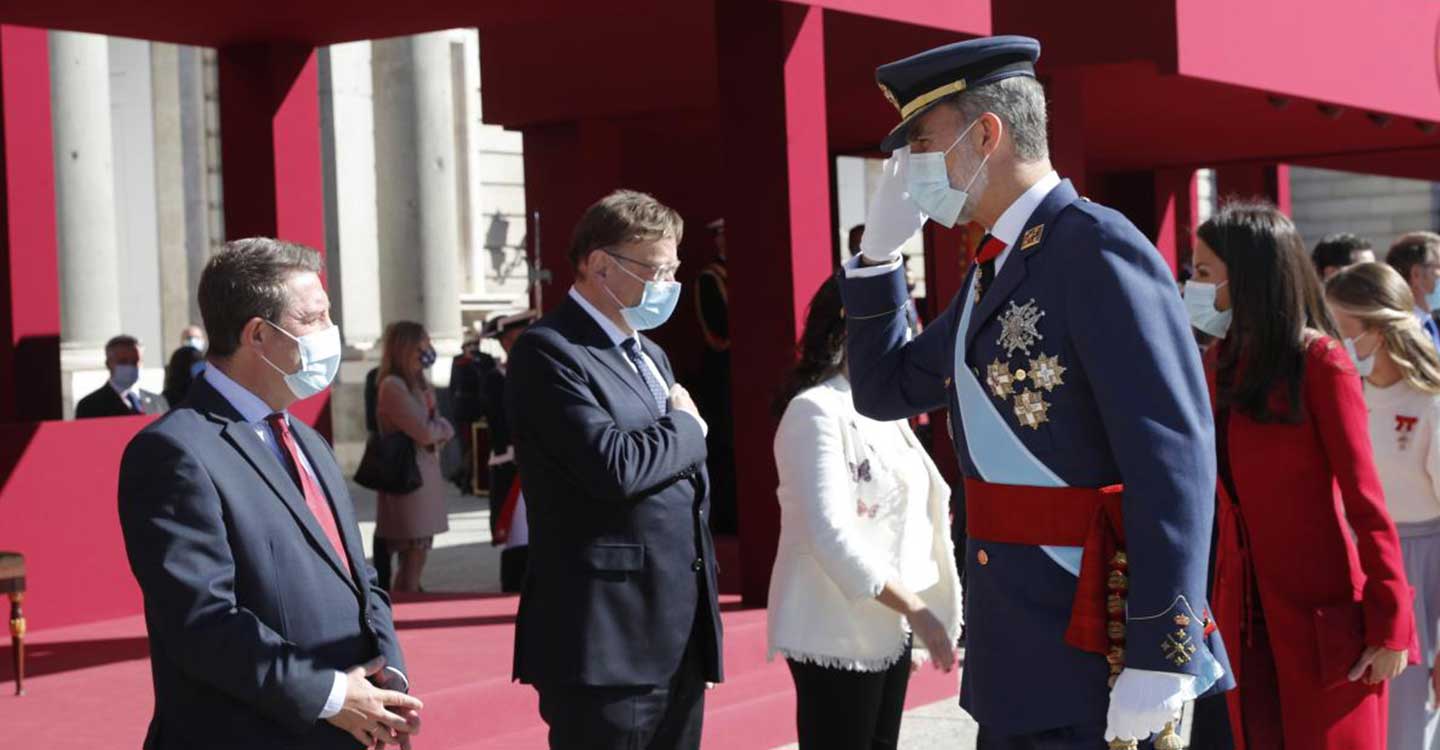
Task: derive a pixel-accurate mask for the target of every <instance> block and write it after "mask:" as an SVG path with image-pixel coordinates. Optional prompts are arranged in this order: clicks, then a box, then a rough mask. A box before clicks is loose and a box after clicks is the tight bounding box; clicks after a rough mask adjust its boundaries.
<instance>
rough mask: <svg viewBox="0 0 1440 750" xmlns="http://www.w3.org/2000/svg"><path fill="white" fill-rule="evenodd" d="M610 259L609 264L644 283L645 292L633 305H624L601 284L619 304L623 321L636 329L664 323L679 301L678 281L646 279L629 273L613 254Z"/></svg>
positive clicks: (650, 327) (644, 329) (653, 326)
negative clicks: (637, 302) (638, 301)
mask: <svg viewBox="0 0 1440 750" xmlns="http://www.w3.org/2000/svg"><path fill="white" fill-rule="evenodd" d="M611 260H612V263H611V264H610V265H612V266H614V267H615V268H618V269H620V270H621V271H624V272H625V273H626V274H627V275H628V276H629V277H630V278H632V279H635V280H636V281H639V282H641V283H643V284H644V285H645V292H644V293H643V294H642V295H641V296H640V303H639V304H637V305H635V306H634V307H626V306H625V303H624V302H621V301H620V298H619V297H616V296H615V293H614V292H612V291H610V287H609V286H608V285H604V284H602V285H601V286H603V287H604V288H605V293H606V294H608V295H610V299H613V300H615V304H617V305H619V306H620V315H621V316H622V317H624V318H625V322H626V323H629V324H630V327H631V328H634V329H635V330H637V331H649V330H651V329H654V328H659V327H660V326H662V325H664V324H665V321H667V320H669V319H670V315H671V314H672V313H674V312H675V306H676V305H678V304H679V303H680V282H678V281H646V280H645V279H642V278H640V277H639V276H636V275H635V274H633V273H631V272H630V271H629V270H628V269H626V268H625V266H624V264H622V263H621V262H620V261H619V260H617V259H615V258H614V256H611Z"/></svg>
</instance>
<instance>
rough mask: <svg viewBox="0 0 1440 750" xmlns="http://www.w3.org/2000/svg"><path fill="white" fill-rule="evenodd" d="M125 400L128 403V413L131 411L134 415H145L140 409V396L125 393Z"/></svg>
mask: <svg viewBox="0 0 1440 750" xmlns="http://www.w3.org/2000/svg"><path fill="white" fill-rule="evenodd" d="M125 400H126V401H129V402H130V411H133V412H135V413H136V414H143V413H145V410H144V409H142V408H141V407H140V394H138V393H127V394H125Z"/></svg>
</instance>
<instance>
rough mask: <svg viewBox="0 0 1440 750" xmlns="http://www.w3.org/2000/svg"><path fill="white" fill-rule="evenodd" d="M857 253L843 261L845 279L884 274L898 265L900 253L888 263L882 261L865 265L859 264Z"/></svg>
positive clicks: (865, 277) (866, 277) (867, 277)
mask: <svg viewBox="0 0 1440 750" xmlns="http://www.w3.org/2000/svg"><path fill="white" fill-rule="evenodd" d="M860 257H861V256H859V255H855V256H852V257H851V258H850V260H847V261H845V278H847V279H869V278H873V277H875V276H884V275H885V274H887V273H890V272H891V271H894V270H895V269H897V268H899V267H900V254H899V253H896V254H895V257H893V258H891V259H890V262H889V263H882V264H880V265H878V266H865V265H861V264H860Z"/></svg>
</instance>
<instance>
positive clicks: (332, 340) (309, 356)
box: [260, 320, 343, 399]
mask: <svg viewBox="0 0 1440 750" xmlns="http://www.w3.org/2000/svg"><path fill="white" fill-rule="evenodd" d="M265 322H266V323H267V324H268V325H269V326H270V327H271V328H274V329H275V330H277V331H279V332H281V333H283V334H285V337H286V338H288V339H290V340H291V341H294V342H295V343H296V344H298V345H299V347H300V369H299V370H298V371H296V372H285V371H284V370H282V369H280V367H279V366H277V365H276V364H275V363H274V362H271V361H270V360H269V358H267V357H266V356H265V355H264V354H261V355H260V358H261V359H263V360H265V363H266V364H268V365H270V366H271V367H274V368H275V371H276V372H278V373H280V374H281V375H284V376H285V385H287V386H289V387H290V392H291V393H293V394H295V397H296V398H301V399H304V398H310V397H311V396H314V395H315V394H317V393H319V392H321V391H323V390H325V389H326V388H329V387H330V384H331V383H332V382H334V381H335V374H336V373H338V372H339V371H340V357H341V354H343V352H342V350H341V345H340V326H336V325H332V326H330V327H329V328H326V329H325V330H323V331H316V332H314V333H307V334H305V335H304V336H301V337H299V338H296V337H294V336H291V335H290V332H289V331H287V330H285V329H284V328H281V327H280V326H277V325H275V324H274V323H271V322H270V321H268V320H267V321H265Z"/></svg>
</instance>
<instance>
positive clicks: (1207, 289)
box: [1185, 281, 1235, 339]
mask: <svg viewBox="0 0 1440 750" xmlns="http://www.w3.org/2000/svg"><path fill="white" fill-rule="evenodd" d="M1228 283H1230V282H1228V281H1225V282H1221V283H1220V284H1204V283H1201V282H1198V281H1187V282H1185V312H1186V313H1188V314H1189V316H1190V325H1192V326H1195V328H1197V329H1198V330H1200V331H1201V332H1203V333H1208V334H1210V335H1211V336H1215V337H1216V338H1222V339H1223V338H1225V333H1226V332H1227V331H1229V330H1230V319H1231V318H1233V317H1234V314H1235V311H1234V310H1223V311H1222V310H1217V309H1215V295H1217V294H1219V293H1220V287H1222V286H1225V285H1226V284H1228Z"/></svg>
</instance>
